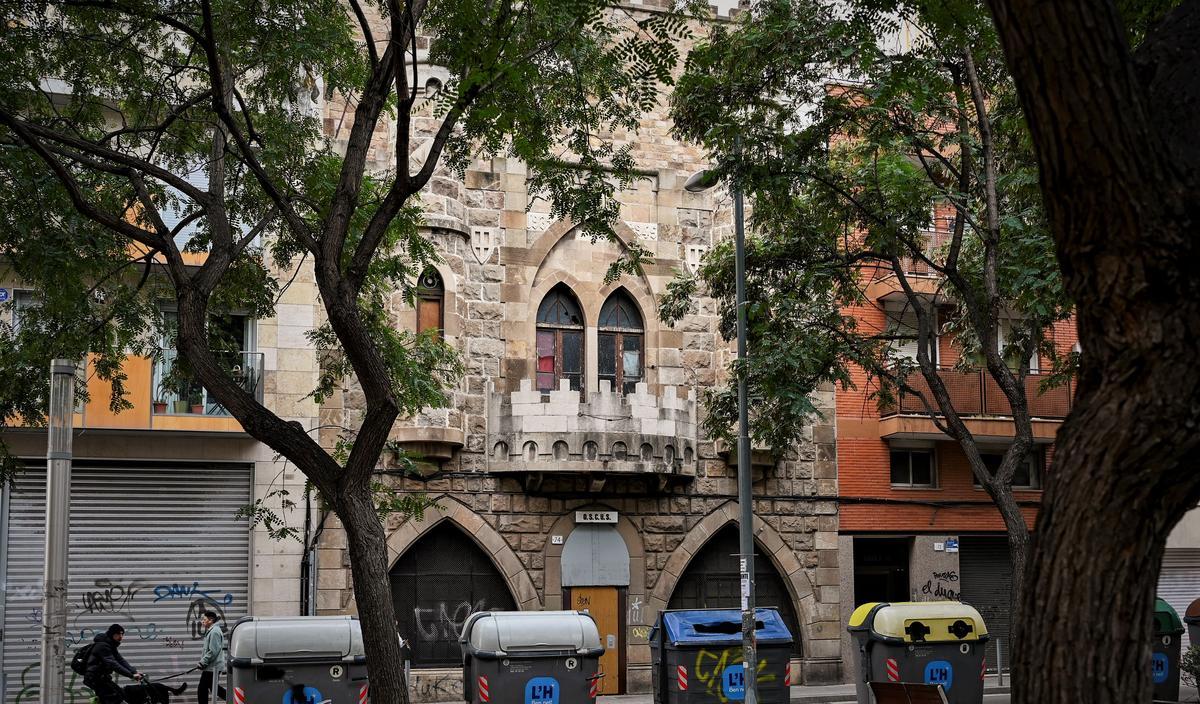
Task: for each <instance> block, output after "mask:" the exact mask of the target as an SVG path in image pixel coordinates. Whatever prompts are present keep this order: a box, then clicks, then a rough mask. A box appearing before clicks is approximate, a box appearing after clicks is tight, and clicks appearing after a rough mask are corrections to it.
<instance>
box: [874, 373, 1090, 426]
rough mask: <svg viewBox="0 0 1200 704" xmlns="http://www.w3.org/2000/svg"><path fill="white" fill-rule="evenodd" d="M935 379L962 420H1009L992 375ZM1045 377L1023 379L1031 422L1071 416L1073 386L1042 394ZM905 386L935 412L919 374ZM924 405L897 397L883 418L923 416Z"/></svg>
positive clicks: (914, 399)
mask: <svg viewBox="0 0 1200 704" xmlns="http://www.w3.org/2000/svg"><path fill="white" fill-rule="evenodd" d="M938 376H939V377H941V379H942V383H943V384H944V385H945V386H946V391H947V393H948V394H949V395H950V401H951V403H953V404H954V408H955V410H957V411H958V413H959V415H963V416H1012V406H1011V405H1010V404H1009V403H1008V397H1007V396H1005V395H1004V392H1003V391H1001V390H1000V385H999V384H997V383H996V380H995V379H993V378H992V375H991V374H990V373H988V372H986V371H984V370H978V371H959V370H957V369H952V368H942V369H939V370H938ZM1047 376H1048V375H1047V374H1038V373H1033V372H1030V373H1029V375H1028V376H1026V377H1025V397H1026V398H1027V399H1028V403H1029V415H1030V416H1032V417H1034V418H1050V419H1061V418H1066V417H1067V414H1068V413H1070V412H1071V406H1072V404H1073V401H1074V397H1075V388H1074V385H1073V384H1072V383H1071V382H1070V381H1067V382H1066V383H1064V384H1061V385H1058V386H1055V387H1053V388H1050V389H1046V390H1045V391H1042V390H1041V384H1042V382H1043V381H1044V380H1045V379H1046V377H1047ZM908 385H909V386H910V387H912V388H914V389H916V390H918V391H920V392H921V393H922V394H924V395H925V398H927V399H928V400H929V403H930V405H931V406H933V408H934V409H935V410H936V409H937V403H936V401H934V398H933V393H932V392H931V391H930V390H929V384H927V383H926V381H925V377H924V376H923V375H922V374H921V373H920V372H913V373H911V374H910V375H909V377H908ZM925 413H926V410H925V405H924V404H922V403H921V399H920V398H919V397H918V396H917V395H916V394H911V393H908V394H906V393H900V394H898V398H897V403H894V404H892V405H891V407H888V408H884V409H883V411H882V412H881V414H880V415H881V416H882V417H885V418H886V417H888V416H894V415H924V414H925Z"/></svg>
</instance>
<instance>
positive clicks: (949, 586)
mask: <svg viewBox="0 0 1200 704" xmlns="http://www.w3.org/2000/svg"><path fill="white" fill-rule="evenodd" d="M959 594H960V592H959V589H958V571H957V570H947V571H945V572H934V573H933V574H931V575H930V576H929V579H928V580H926V582H925V584H924V585H923V586H922V587H921V595H922V596H924V597H932V598H933V599H946V600H949V601H958V600H959Z"/></svg>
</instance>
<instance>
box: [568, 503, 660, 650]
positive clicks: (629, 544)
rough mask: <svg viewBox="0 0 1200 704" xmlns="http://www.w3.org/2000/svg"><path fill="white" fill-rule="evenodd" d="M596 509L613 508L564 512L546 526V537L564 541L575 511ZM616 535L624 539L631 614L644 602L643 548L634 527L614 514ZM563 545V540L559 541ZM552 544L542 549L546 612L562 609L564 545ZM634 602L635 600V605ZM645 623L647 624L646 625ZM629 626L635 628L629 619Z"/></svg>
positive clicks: (588, 506) (644, 573)
mask: <svg viewBox="0 0 1200 704" xmlns="http://www.w3.org/2000/svg"><path fill="white" fill-rule="evenodd" d="M588 509H598V510H604V511H611V510H613V507H611V506H605V505H602V504H591V505H587V506H580V507H579V508H578V509H572V510H570V511H567V512H566V513H564V514H563V515H561V516H559V517H558V520H557V521H555V522H554V525H553V526H551V527H550V535H561V536H563V537H564V538H565V537H566V536H567V535H569V534H570V533H571V531H572V530H574V529H575V511H576V510H580V511H583V510H588ZM616 528H617V533H619V534H620V535H621V538H622V539H624V540H625V547H626V549H628V550H629V591H628V599H629V604H630V607H631V611H632V606H633V605H634V604H635V603H644V602H645V601H646V547H645V545H644V544H643V543H642V534H641V533H640V532H639V531H638V529H637V526H635V525H633V523H632V522H631V521H630V520H629V519H628V518H626V517H625V516H624V515H621V514H619V513H618V514H617V526H616ZM563 542H564V544H565V542H566V541H565V540H564V541H563ZM552 543H553V541H547V542H546V547H545V552H544V555H545V561H544V564H545V565H546V575H545V576H546V608H547V609H548V610H554V609H561V608H563V591H562V564H561V559H562V552H563V548H564V547H565V545H554V544H552ZM635 599H637V600H639V601H638V602H635ZM647 623H648V622H647ZM629 625H631V626H632V625H638V624H635V623H633V619H632V618H631V619H630V622H629Z"/></svg>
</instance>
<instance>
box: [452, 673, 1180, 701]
mask: <svg viewBox="0 0 1200 704" xmlns="http://www.w3.org/2000/svg"><path fill="white" fill-rule="evenodd" d="M1008 684H1009V682H1008V679H1007V678H1005V681H1004V684H1003V685H1001V684H1000V682H999V681H997V679H996V678H995V677H994V676H993V677H988V681H987V683H986V685H985V689H984V693H983V704H1009V698H1010V695H1009V688H1008ZM1179 694H1180V696H1179V701H1180V702H1185V703H1187V702H1192V703H1197V704H1200V694H1198V693H1197V691H1196V690H1195V689H1193V688H1191V687H1182V688H1181V689H1180V692H1179ZM855 701H856V700H855V698H854V685H852V684H834V685H825V686H816V687H813V686H807V687H806V686H796V687H792V701H791V704H851V703H852V702H855ZM653 702H654V696H653V695H651V694H650V693H649V692H647V693H644V694H622V695H614V696H607V697H598V698H597V699H596V704H653ZM444 704H462V702H445V703H444ZM1089 704H1090V703H1089Z"/></svg>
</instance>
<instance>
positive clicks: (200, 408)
mask: <svg viewBox="0 0 1200 704" xmlns="http://www.w3.org/2000/svg"><path fill="white" fill-rule="evenodd" d="M203 393H204V392H203V391H202V390H201V389H200V387H199V386H196V387H193V388H192V389H191V390H190V391H189V393H188V402H189V404H190V406H191V412H192V413H194V414H196V415H203V414H204V396H203Z"/></svg>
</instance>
